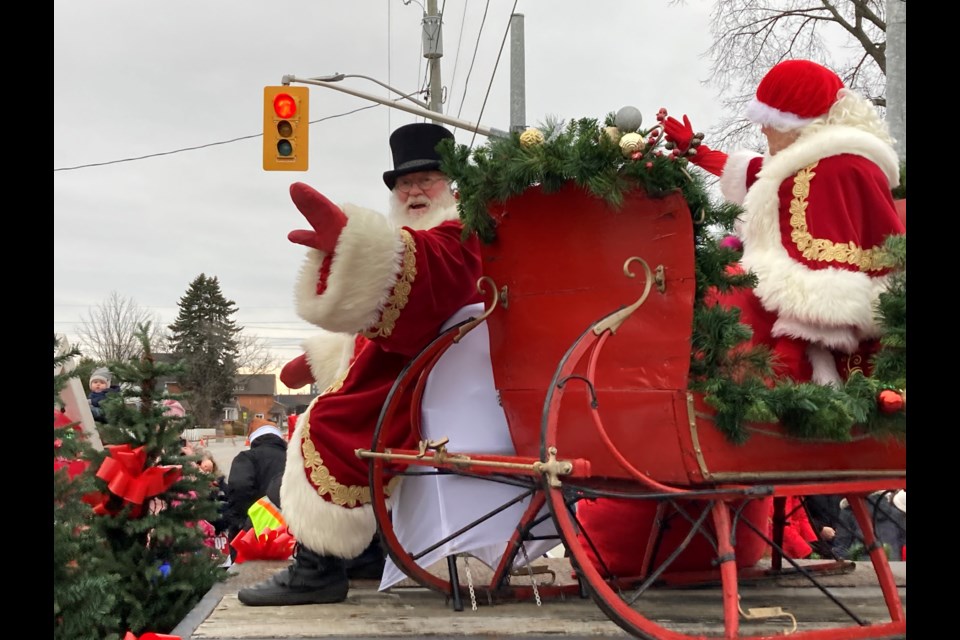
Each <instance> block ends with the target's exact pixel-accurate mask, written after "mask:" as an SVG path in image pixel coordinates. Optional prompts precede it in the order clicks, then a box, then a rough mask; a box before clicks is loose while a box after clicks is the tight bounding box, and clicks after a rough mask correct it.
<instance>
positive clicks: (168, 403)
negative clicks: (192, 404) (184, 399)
mask: <svg viewBox="0 0 960 640" xmlns="http://www.w3.org/2000/svg"><path fill="white" fill-rule="evenodd" d="M160 404H162V405H163V415H165V416H172V417H174V418H182V417H184V416H185V415H187V411H186V409H184V408H183V405H182V404H180V403H179V402H177V401H176V400H173V399H171V398H167V399H166V400H163V401H162V402H161V403H160Z"/></svg>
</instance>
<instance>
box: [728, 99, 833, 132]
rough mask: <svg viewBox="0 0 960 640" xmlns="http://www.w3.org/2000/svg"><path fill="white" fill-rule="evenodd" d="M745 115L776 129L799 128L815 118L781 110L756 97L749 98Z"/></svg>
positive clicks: (751, 119) (789, 129)
mask: <svg viewBox="0 0 960 640" xmlns="http://www.w3.org/2000/svg"><path fill="white" fill-rule="evenodd" d="M745 115H746V116H747V119H748V120H749V121H750V122H753V123H755V124H759V125H766V126H768V127H773V128H774V129H776V130H778V131H792V130H793V129H799V128H800V127H805V126H807V125H808V124H810V123H811V122H813V121H814V120H816V118H801V117H800V116H798V115H797V114H795V113H790V112H789V111H781V110H780V109H776V108H774V107H771V106H770V105H768V104H765V103H763V102H760V101H759V100H757V99H756V98H753V99H751V100H750V102H748V103H747V108H746V110H745ZM821 115H823V114H821ZM818 117H819V116H818Z"/></svg>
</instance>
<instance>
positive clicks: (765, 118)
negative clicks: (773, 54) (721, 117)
mask: <svg viewBox="0 0 960 640" xmlns="http://www.w3.org/2000/svg"><path fill="white" fill-rule="evenodd" d="M840 89H843V81H842V80H840V78H839V76H837V74H835V73H834V72H833V71H831V70H830V69H827V68H826V67H824V66H822V65H819V64H817V63H816V62H811V61H810V60H784V61H783V62H781V63H780V64H777V65H776V66H774V67H773V68H772V69H770V71H768V72H767V75H765V76H764V77H763V80H761V81H760V84H759V85H758V86H757V95H756V96H755V97H754V98H753V99H752V100H751V101H750V103H749V104H748V105H747V110H746V115H747V118H748V119H749V120H750V121H752V122H754V123H756V124H759V125H767V126H770V127H773V128H774V129H778V130H780V131H790V130H792V129H799V128H800V127H805V126H807V125H808V124H810V123H811V122H813V121H814V120H815V119H816V118H819V117H820V116H822V115H825V114H826V113H827V112H828V111H830V107H832V106H833V103H834V102H836V101H837V92H838V91H840Z"/></svg>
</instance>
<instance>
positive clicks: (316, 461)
mask: <svg viewBox="0 0 960 640" xmlns="http://www.w3.org/2000/svg"><path fill="white" fill-rule="evenodd" d="M305 431H307V433H304V435H303V444H302V445H301V450H302V451H303V466H304V468H306V469H309V470H310V482H311V483H312V484H313V485H314V486H315V487H316V488H317V495H319V496H321V497H323V496H325V495H327V494H329V495H330V502H332V503H333V504H336V505H340V506H347V507H356V506H357V505H361V504H370V487H368V486H362V487H360V486H357V485H353V486H349V487H348V486H347V485H343V484H340V483H339V482H337V479H336V477H334V476H333V475H331V474H330V470H329V469H327V465H325V464H323V458H322V457H320V453H319V452H318V451H317V448H316V447H315V446H314V445H313V441H312V440H310V435H309V430H305ZM400 480H401V477H400V476H394V477H393V478H391V479H390V481H389V482H388V483H387V486H386V488H385V489H384V493H386V495H387V496H389V495H391V494H392V493H393V492H394V490H395V489H396V488H397V485H398V484H399V483H400Z"/></svg>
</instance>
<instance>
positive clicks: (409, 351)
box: [238, 123, 523, 605]
mask: <svg viewBox="0 0 960 640" xmlns="http://www.w3.org/2000/svg"><path fill="white" fill-rule="evenodd" d="M452 138H453V134H452V133H451V132H450V131H448V130H447V129H445V128H444V127H441V126H439V125H435V124H429V123H417V124H411V125H406V126H403V127H400V128H399V129H397V130H396V131H394V133H393V134H392V135H391V136H390V147H391V150H392V152H393V162H394V169H393V170H391V171H387V172H385V173H384V174H383V180H384V183H385V184H386V186H387V188H388V189H390V192H391V194H390V212H389V215H388V216H383V215H381V214H380V213H378V212H376V211H371V210H368V209H364V208H361V207H358V206H354V205H350V204H345V205H343V206H342V207H338V206H337V205H335V204H333V203H332V202H330V201H329V200H328V199H327V198H325V197H324V196H323V195H321V194H320V193H318V192H317V191H315V190H313V189H312V188H310V187H309V186H307V185H305V184H302V183H295V184H294V185H292V186H291V188H290V195H291V197H292V199H293V201H294V203H295V204H296V206H297V208H298V209H299V210H300V212H301V213H302V214H303V215H304V217H306V219H307V221H308V222H309V223H310V225H311V227H312V230H298V231H293V232H291V233H290V234H289V236H288V238H289V239H290V240H291V241H292V242H294V243H297V244H301V245H304V246H306V247H308V248H309V249H310V250H309V252H308V254H307V256H306V260H305V261H304V264H303V267H302V268H301V271H300V275H299V278H298V281H297V284H296V289H295V294H296V304H297V311H298V313H299V315H300V316H301V317H302V318H304V319H305V320H307V321H309V322H312V323H313V324H315V325H317V326H318V327H321V328H322V329H324V330H325V332H324V333H323V334H320V335H317V336H314V337H312V338H310V339H309V340H307V341H306V343H305V344H304V349H305V353H304V354H303V355H302V356H300V357H298V358H296V359H294V360H293V361H291V362H290V363H288V364H287V365H286V366H285V367H284V369H283V371H282V373H281V380H282V381H283V382H284V384H286V385H287V386H288V387H290V388H299V387H301V386H304V385H305V384H310V383H316V384H317V385H318V386H319V387H320V388H321V389H325V391H323V393H321V394H320V395H319V396H318V397H317V398H315V399H314V400H313V402H312V403H311V404H310V405H309V407H308V408H307V410H306V411H305V412H304V413H303V414H301V415H300V417H299V419H298V421H297V424H296V427H295V428H294V431H293V434H292V438H291V440H290V444H289V446H288V449H287V452H288V453H287V462H286V468H285V471H284V475H283V480H282V484H281V490H280V501H281V508H282V511H283V515H284V518H285V519H286V521H287V526H288V528H289V531H290V532H291V533H292V534H293V535H294V536H295V537H296V539H297V547H296V550H295V553H294V562H293V564H292V565H291V566H290V567H288V568H287V569H285V570H284V571H281V572H280V573H278V574H276V575H274V576H273V577H271V578H270V579H268V580H266V581H264V582H262V583H260V584H257V585H254V586H253V587H250V588H246V589H241V590H240V592H239V594H238V597H239V599H240V601H241V602H242V603H244V604H247V605H297V604H310V603H318V604H319V603H329V602H339V601H342V600H343V599H344V598H345V597H346V595H347V590H348V576H349V577H373V576H374V575H379V572H380V570H382V567H383V562H384V560H383V556H382V552H380V550H379V547H378V545H377V543H376V542H375V541H374V542H371V541H372V540H373V539H374V534H375V533H376V521H375V517H374V513H373V509H372V506H371V504H370V502H371V491H370V488H369V486H368V467H367V463H366V462H365V461H363V460H360V459H359V458H358V457H357V456H356V454H355V450H356V449H367V448H369V447H370V445H371V442H372V439H373V433H374V430H375V428H376V426H377V422H378V419H379V416H380V412H381V409H382V407H383V405H384V402H385V401H386V399H387V396H388V394H389V392H390V390H391V388H392V387H393V384H394V382H395V380H396V379H397V378H398V376H399V375H400V374H401V372H402V371H403V369H404V367H405V366H406V365H407V364H408V363H409V362H410V361H411V359H412V358H414V357H415V356H416V355H417V354H418V353H419V352H420V351H421V350H422V349H423V348H424V347H425V346H426V345H427V344H428V343H429V342H430V341H432V340H433V339H434V338H435V337H436V336H437V335H438V334H439V333H440V332H441V331H442V330H443V329H444V328H445V327H447V326H450V325H452V324H454V323H457V322H460V321H462V320H465V319H467V318H468V317H471V316H478V315H479V314H480V313H482V311H483V302H482V299H481V296H480V293H479V291H478V288H477V282H478V280H479V279H480V277H481V275H482V273H481V258H480V247H479V241H478V239H477V238H476V236H475V235H471V236H469V237H467V238H466V239H464V238H463V227H462V226H461V224H460V220H459V216H458V212H457V206H456V198H455V195H454V192H453V190H452V189H451V185H450V180H449V179H448V178H447V176H446V175H445V174H443V173H442V172H441V171H440V170H439V168H440V156H439V153H438V151H437V146H438V145H439V144H440V143H441V142H442V141H443V140H446V139H452ZM443 382H446V383H447V384H448V385H449V384H451V383H453V384H454V385H455V388H453V389H451V388H450V387H449V386H448V387H446V388H444V385H443ZM454 394H459V397H452V396H454ZM401 402H402V403H407V406H402V405H401V406H400V407H399V408H398V410H397V411H396V412H395V414H394V415H395V416H396V417H395V418H394V419H393V421H392V422H390V423H388V424H385V425H383V426H382V431H381V435H383V434H384V433H385V440H384V444H385V446H386V447H392V448H407V449H410V448H416V447H417V441H418V439H419V437H420V436H421V434H418V433H415V432H414V430H413V429H412V428H411V425H410V421H409V415H410V410H409V402H410V399H409V397H406V398H404V399H402V400H401ZM422 405H423V407H430V408H431V411H430V412H429V414H428V413H427V412H426V411H425V413H424V418H423V425H422V430H423V434H422V435H423V437H427V438H429V437H432V436H431V435H430V434H431V430H432V429H437V428H440V427H439V426H438V425H442V424H444V423H447V424H448V425H449V424H450V423H453V422H456V423H458V426H459V427H460V429H459V430H460V431H461V432H464V431H465V432H466V433H469V432H470V431H471V429H466V430H464V429H463V423H464V422H465V419H464V416H467V417H468V418H466V422H470V420H473V421H477V420H479V421H482V422H484V423H483V424H478V425H473V426H474V427H477V428H473V429H472V431H474V432H476V433H477V434H479V436H480V437H481V441H480V442H474V441H470V440H469V439H462V438H461V439H456V440H455V439H453V438H451V443H452V444H458V445H460V446H461V447H467V448H473V447H475V446H478V447H480V448H478V449H475V450H480V451H488V452H490V453H507V454H512V453H513V448H512V444H511V441H510V438H509V432H508V430H507V428H506V421H505V418H504V417H503V412H502V409H501V408H500V407H499V404H498V403H497V398H496V391H495V389H494V387H493V375H492V371H491V369H490V361H489V342H488V336H487V333H486V328H485V327H484V326H483V325H481V326H480V327H479V328H478V329H477V330H474V331H472V332H470V333H469V334H467V335H466V336H465V338H464V339H463V340H461V341H460V342H459V343H458V344H457V345H454V346H453V347H452V348H451V349H450V350H449V352H448V353H447V354H445V355H444V357H443V359H441V361H440V362H439V363H438V364H437V366H436V367H435V369H434V371H433V372H432V374H431V376H430V379H428V382H427V386H426V389H425V392H424V397H423V401H422ZM453 407H455V410H454V409H453ZM454 418H456V419H454ZM491 434H493V435H491ZM399 480H400V477H392V478H391V477H389V476H388V479H387V485H386V487H385V493H386V494H387V495H388V496H390V500H391V501H396V500H397V494H398V492H399ZM405 480H406V485H405V487H404V491H405V492H408V493H411V492H413V493H415V494H416V495H415V496H414V495H413V493H411V496H410V497H411V499H409V500H406V501H405V509H406V511H404V512H403V513H400V514H398V513H397V508H396V507H395V509H394V520H395V523H394V524H395V527H398V530H397V534H398V537H399V538H400V540H401V542H403V541H404V540H407V541H411V542H417V540H416V538H417V537H418V536H420V537H421V539H420V540H419V541H418V542H420V543H422V542H423V539H422V535H423V532H422V531H419V532H418V531H417V530H415V529H408V531H407V534H408V535H404V531H403V530H402V526H401V525H402V523H403V522H417V521H418V520H423V521H431V520H432V518H431V517H430V514H429V513H423V512H422V509H424V508H427V507H428V506H430V504H437V502H438V501H439V500H442V499H444V496H443V495H442V494H443V492H440V491H439V488H438V487H437V486H434V487H432V488H431V487H425V486H423V485H422V484H421V485H418V484H417V480H416V479H415V478H406V479H405ZM421 482H423V481H421ZM474 482H477V481H475V480H474ZM487 484H490V483H487ZM407 485H409V486H407ZM501 504H502V503H501ZM471 506H472V507H476V504H472V505H471ZM517 507H518V508H519V512H522V508H523V507H522V505H517ZM417 509H421V512H420V513H419V515H420V516H422V517H420V518H414V517H411V516H410V513H412V511H415V510H417ZM438 510H439V511H446V509H438ZM514 511H518V509H515V510H514ZM504 517H506V518H507V519H509V518H510V517H514V520H513V522H512V523H507V524H508V525H509V526H504V523H506V520H502V521H501V522H500V523H499V526H498V527H497V528H498V529H503V530H504V531H505V533H502V534H500V535H501V537H503V541H504V542H505V541H506V540H507V539H509V536H510V534H511V533H512V531H513V528H514V527H515V526H516V519H517V518H518V514H517V513H513V514H512V515H511V514H505V515H504ZM494 525H495V526H496V523H494ZM451 526H452V525H451ZM451 530H456V527H454V528H453V529H451ZM489 532H490V530H488V533H489ZM437 535H439V534H437ZM437 539H439V537H438V538H437ZM491 542H492V539H491V538H489V537H483V536H481V537H480V538H474V539H470V540H466V541H461V542H458V543H456V544H455V545H454V547H455V548H454V547H449V545H448V546H447V547H445V548H444V549H443V550H438V551H443V552H444V553H457V552H471V551H475V550H482V548H484V546H485V545H487V544H489V543H491ZM430 559H431V558H425V559H423V560H421V562H428V561H429V560H430ZM365 565H366V566H365ZM371 565H372V568H373V571H366V569H370V568H371ZM358 572H359V575H358Z"/></svg>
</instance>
